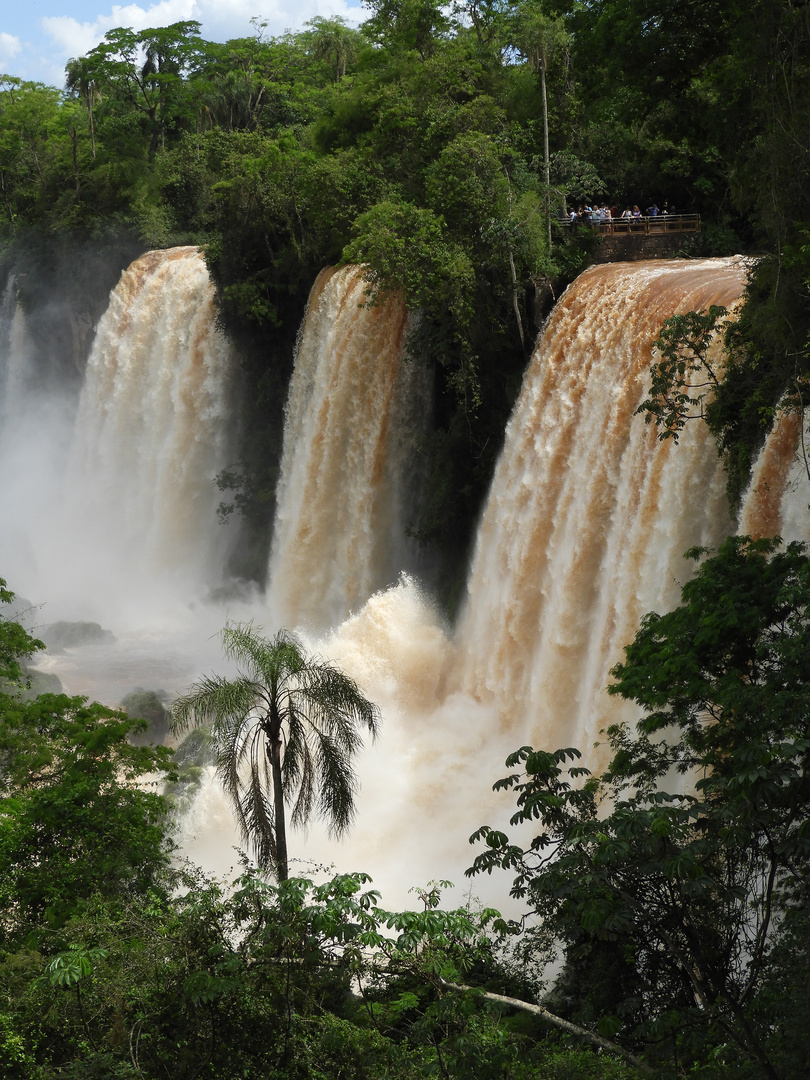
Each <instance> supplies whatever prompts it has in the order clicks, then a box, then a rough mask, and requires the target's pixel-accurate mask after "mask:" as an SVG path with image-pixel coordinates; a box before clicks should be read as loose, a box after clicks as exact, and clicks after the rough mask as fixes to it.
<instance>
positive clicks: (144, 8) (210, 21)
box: [0, 0, 369, 86]
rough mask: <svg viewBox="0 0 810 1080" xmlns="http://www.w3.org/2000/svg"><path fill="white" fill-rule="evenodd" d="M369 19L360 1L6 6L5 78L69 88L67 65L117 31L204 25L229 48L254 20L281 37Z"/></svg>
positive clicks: (17, 0)
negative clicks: (309, 25)
mask: <svg viewBox="0 0 810 1080" xmlns="http://www.w3.org/2000/svg"><path fill="white" fill-rule="evenodd" d="M368 14H369V12H368V11H366V10H365V9H363V8H361V7H360V6H359V0H158V2H157V3H150V2H149V0H143V2H142V3H134V4H109V3H105V0H68V2H65V0H62V2H60V0H3V3H2V13H1V14H0V73H5V74H7V75H16V76H17V77H19V78H21V79H26V80H33V81H38V82H44V83H47V84H49V85H50V86H62V84H63V82H64V77H65V76H64V69H65V63H66V61H67V60H69V59H70V58H71V57H73V56H83V55H84V53H86V52H88V50H90V49H92V48H93V47H94V46H95V45H97V44H98V43H99V41H101V39H102V38H103V37H104V35H105V34H106V32H107V31H108V30H111V29H113V27H117V26H130V27H132V28H133V29H135V30H142V29H144V28H145V27H151V26H168V25H169V24H170V23H175V22H180V21H183V20H186V19H196V20H197V21H198V22H199V23H201V24H202V36H203V37H204V38H206V39H207V40H209V41H227V40H228V39H229V38H235V37H247V36H248V35H249V34H252V33H253V30H252V28H251V25H250V20H251V19H252V18H253V17H257V18H259V19H261V20H262V21H263V22H267V30H266V33H267V34H269V35H275V34H283V33H284V31H285V30H298V29H300V28H301V27H302V26H303V25H304V23H305V22H306V21H307V19H311V18H312V17H313V15H322V16H324V17H325V18H328V17H330V16H332V15H343V16H344V17H345V18H346V19H347V20H348V21H349V22H350V23H354V24H356V23H357V22H359V21H360V20H361V19H363V18H367V17H368Z"/></svg>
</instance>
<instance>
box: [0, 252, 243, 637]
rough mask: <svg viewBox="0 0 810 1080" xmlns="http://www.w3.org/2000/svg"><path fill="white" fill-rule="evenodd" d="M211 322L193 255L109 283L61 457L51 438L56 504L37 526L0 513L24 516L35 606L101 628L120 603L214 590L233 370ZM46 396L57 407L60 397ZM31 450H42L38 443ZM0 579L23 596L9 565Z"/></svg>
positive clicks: (139, 605)
mask: <svg viewBox="0 0 810 1080" xmlns="http://www.w3.org/2000/svg"><path fill="white" fill-rule="evenodd" d="M214 318H215V308H214V289H213V285H212V284H211V281H210V279H209V277H208V272H207V269H206V266H205V261H204V259H203V257H202V254H201V252H200V251H199V250H198V249H197V248H175V249H172V250H170V251H155V252H149V253H148V254H146V255H144V256H142V257H141V258H140V259H138V260H137V261H136V262H134V263H133V264H132V265H131V266H130V267H129V269H128V270H127V271H125V273H124V274H122V276H121V279H120V282H119V284H118V285H117V287H116V288H115V290H114V292H113V293H112V295H111V298H110V303H109V307H108V309H107V311H106V313H105V314H104V316H103V318H102V319H101V321H100V323H99V326H98V329H97V333H96V337H95V341H94V344H93V347H92V350H91V353H90V357H89V359H88V362H87V370H86V373H85V379H84V385H83V388H82V391H81V396H80V399H79V404H78V412H77V414H76V416H75V420H74V419H73V418H71V431H72V433H71V443H72V445H71V446H70V449H69V450H68V449H67V447H66V446H65V438H64V433H62V435H61V437H60V458H61V460H60V461H59V465H58V469H57V471H56V475H55V476H54V480H55V481H56V484H57V486H58V489H59V495H58V497H56V496H55V494H54V493H53V492H52V493H51V498H50V502H49V505H48V506H47V507H46V508H43V511H46V513H45V512H42V511H41V512H42V517H41V518H40V519H38V520H34V521H32V520H31V519H30V513H29V511H30V506H22V507H20V508H18V509H17V510H16V511H12V512H11V513H10V514H9V518H11V519H12V520H13V518H14V517H15V516H17V515H19V514H22V515H23V517H26V516H27V517H28V520H27V522H26V525H27V530H28V535H27V536H26V538H25V539H26V545H27V548H28V556H29V562H30V564H31V565H30V566H29V569H30V570H31V571H32V572H33V574H34V577H35V584H36V590H35V594H36V595H37V596H46V597H47V598H48V601H49V603H51V604H56V603H72V605H73V607H74V609H75V608H77V607H78V608H81V609H82V611H83V612H88V611H90V610H92V611H93V612H94V615H93V617H95V618H100V619H101V618H104V619H109V617H110V616H111V614H112V611H115V612H116V614H118V615H121V613H122V608H124V607H125V606H127V605H128V604H132V605H133V607H134V609H135V610H136V611H137V612H138V613H139V614H138V617H141V618H142V617H143V616H144V610H145V609H148V608H149V607H150V605H157V607H163V606H165V601H166V600H167V598H170V599H171V601H179V600H182V601H184V602H190V601H192V600H196V599H198V598H199V597H200V596H201V595H204V594H205V593H206V592H207V591H209V590H210V589H211V587H212V586H216V585H217V584H219V582H220V580H221V577H222V573H223V567H224V562H225V558H226V556H227V547H228V543H229V539H228V536H227V531H226V530H224V529H223V528H222V527H220V526H219V525H218V523H217V519H216V507H217V502H218V498H217V491H216V489H215V487H214V485H213V479H214V476H215V475H216V473H217V472H218V471H219V470H221V469H222V468H223V467H224V466H225V465H227V464H228V463H229V457H228V455H229V445H228V443H229V412H230V410H231V401H230V391H231V382H232V377H231V373H232V367H233V364H232V359H231V351H230V348H229V346H228V344H227V342H226V340H225V338H224V337H223V336H222V335H221V334H220V333H219V332H217V331H216V330H215V326H214ZM50 393H51V398H52V400H55V401H59V400H60V394H59V388H56V389H54V388H51V391H50ZM66 408H67V406H66V404H65V401H64V399H63V400H62V411H63V413H64V412H65V410H66ZM39 441H40V443H41V444H42V445H43V446H48V444H49V434H48V432H47V431H40V432H39ZM15 472H16V473H17V475H21V477H22V478H23V480H26V481H27V473H26V471H25V470H24V469H23V470H20V469H19V468H18V469H16V470H15ZM31 494H32V492H31V491H30V490H29V492H28V496H29V497H30V496H31ZM33 495H34V497H36V492H33ZM6 547H7V545H4V548H6ZM5 554H6V556H8V555H9V551H8V550H7V549H6V550H5ZM6 573H7V576H9V577H10V578H11V579H12V580H13V581H15V587H16V588H18V589H21V588H25V589H26V590H28V591H31V592H34V589H33V588H32V586H29V585H28V584H27V583H26V575H25V573H18V572H17V567H12V568H10V569H8V570H7V571H6ZM133 617H134V616H133Z"/></svg>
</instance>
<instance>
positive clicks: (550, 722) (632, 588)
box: [454, 259, 745, 748]
mask: <svg viewBox="0 0 810 1080" xmlns="http://www.w3.org/2000/svg"><path fill="white" fill-rule="evenodd" d="M744 280H745V268H744V265H743V263H742V261H741V260H739V259H723V260H706V261H703V262H691V261H690V262H683V261H671V262H670V261H656V262H647V263H632V264H613V265H602V266H595V267H592V268H591V269H590V270H588V271H586V272H585V273H584V274H583V275H582V276H581V277H580V278H578V279H577V281H576V282H574V284H573V285H571V286H570V288H569V289H568V290H567V291H566V293H565V294H564V296H563V298H562V299H561V301H560V302H559V303H558V304H557V306H556V308H555V309H554V312H553V314H552V317H551V319H550V321H549V324H548V326H547V329H546V332H545V334H544V336H543V339H542V341H541V342H540V343H539V345H538V347H537V349H536V350H535V353H534V355H533V357H532V360H531V363H530V365H529V369H528V371H527V373H526V377H525V381H524V385H523V390H522V393H521V395H520V398H519V401H518V403H517V406H516V408H515V411H514V415H513V416H512V418H511V420H510V423H509V426H508V429H507V434H506V445H505V448H504V451H503V454H502V456H501V459H500V461H499V464H498V467H497V470H496V473H495V477H494V480H493V484H492V492H491V495H490V499H489V502H488V504H487V507H486V510H485V512H484V516H483V520H482V523H481V527H480V533H479V537H478V543H477V548H476V553H475V557H474V561H473V565H472V571H471V574H470V580H469V587H468V588H469V599H468V602H467V606H466V610H465V611H464V614H463V618H462V621H461V627H460V633H459V636H458V645H459V652H460V655H459V658H458V668H457V670H456V672H455V673H454V674H455V679H456V681H457V685H458V686H459V687H460V688H461V689H463V690H464V691H465V692H466V693H468V694H470V695H471V696H473V697H474V698H476V699H478V700H483V701H492V702H493V703H494V704H495V705H496V707H497V708H498V710H499V712H500V715H501V717H502V723H503V724H505V725H506V726H507V727H510V728H513V729H514V731H515V739H516V740H519V741H522V742H533V743H534V744H535V745H542V746H545V747H557V746H579V747H581V748H586V747H588V746H589V745H590V744H591V743H592V742H593V740H594V737H596V736H597V735H598V733H599V731H600V729H601V728H602V727H603V726H604V725H605V723H606V722H608V721H609V720H610V718H611V717H615V716H616V714H617V709H618V708H619V703H617V702H614V701H613V699H610V698H608V697H607V695H606V694H605V693H604V687H605V686H606V685H607V683H608V681H609V671H610V668H611V667H612V666H613V664H615V663H616V662H617V661H618V660H620V659H621V650H622V647H623V646H624V645H625V644H627V643H628V642H629V641H631V640H632V638H633V635H634V633H635V629H636V627H637V626H638V622H639V619H640V617H641V616H642V615H643V614H645V613H646V612H647V611H650V610H654V609H656V610H666V609H668V608H669V607H671V606H672V604H673V603H675V602H676V601H677V600H678V598H679V587H680V585H681V584H682V583H683V581H684V580H685V576H686V574H687V573H688V569H687V566H686V565H685V564H684V563H683V561H682V559H681V556H682V554H683V552H684V551H685V550H686V549H687V548H689V547H693V546H695V545H707V546H711V545H713V544H715V543H717V542H718V541H719V540H720V539H722V538H723V537H724V536H726V535H727V534H728V533H729V532H730V531H732V530H733V526H732V523H731V521H730V520H729V517H728V514H727V511H726V506H725V499H724V476H723V473H722V469H721V467H720V464H719V461H718V456H717V452H716V450H715V448H714V445H713V443H712V440H711V437H710V436H709V435H708V433H707V431H706V428H705V425H704V424H702V423H701V422H700V421H695V422H693V423H691V424H687V427H686V430H685V432H684V434H683V436H682V437H681V439H680V444H679V445H677V446H675V445H674V443H673V442H672V440H669V439H668V440H664V441H660V440H659V439H658V438H657V431H656V429H655V427H654V426H652V425H646V424H645V422H644V418H643V417H642V416H635V415H634V414H635V411H636V409H637V408H638V406H639V404H640V403H641V401H642V400H643V399H644V396H645V393H646V389H647V387H648V386H649V367H650V362H651V343H652V341H653V340H654V339H655V337H656V336H657V334H658V331H659V329H660V327H661V325H662V323H663V321H664V319H665V318H666V317H667V316H669V315H673V314H677V313H679V312H686V311H689V310H697V309H701V308H705V307H708V306H709V305H710V304H722V305H724V306H729V305H731V304H733V303H734V302H735V301H736V300H737V299H738V298H739V297H740V295H741V293H742V289H743V286H744ZM716 348H717V349H719V348H720V344H719V343H718V344H717V345H716Z"/></svg>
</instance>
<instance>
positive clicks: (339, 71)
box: [306, 15, 364, 83]
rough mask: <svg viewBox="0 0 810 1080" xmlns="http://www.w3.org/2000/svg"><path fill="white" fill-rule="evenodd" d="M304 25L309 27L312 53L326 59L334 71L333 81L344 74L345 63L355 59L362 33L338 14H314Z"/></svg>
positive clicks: (362, 39)
mask: <svg viewBox="0 0 810 1080" xmlns="http://www.w3.org/2000/svg"><path fill="white" fill-rule="evenodd" d="M306 25H307V26H308V27H310V37H311V43H312V55H313V56H314V57H315V59H316V60H327V61H329V63H330V66H331V67H332V70H333V71H334V77H335V82H336V83H337V82H340V80H341V79H342V78H344V77H345V75H346V66H347V64H351V63H353V62H354V61H355V60H356V59H357V53H358V49H359V47H360V45H361V44H362V43H363V41H364V38H363V35H362V34H361V33H360V32H359V31H358V30H353V29H352V28H351V27H350V26H348V24H347V23H346V20H345V19H343V18H342V17H341V16H340V15H336V16H335V17H334V18H332V19H324V18H323V16H321V15H316V16H315V17H314V18H312V19H310V20H309V21H308V22H307V23H306Z"/></svg>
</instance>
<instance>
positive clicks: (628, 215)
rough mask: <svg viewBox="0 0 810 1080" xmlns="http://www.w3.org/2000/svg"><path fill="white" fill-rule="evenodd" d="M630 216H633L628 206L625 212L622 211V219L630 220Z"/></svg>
mask: <svg viewBox="0 0 810 1080" xmlns="http://www.w3.org/2000/svg"><path fill="white" fill-rule="evenodd" d="M632 216H633V211H632V210H631V209H630V207H629V206H628V207H627V209H626V210H622V217H623V218H631V217H632Z"/></svg>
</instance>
